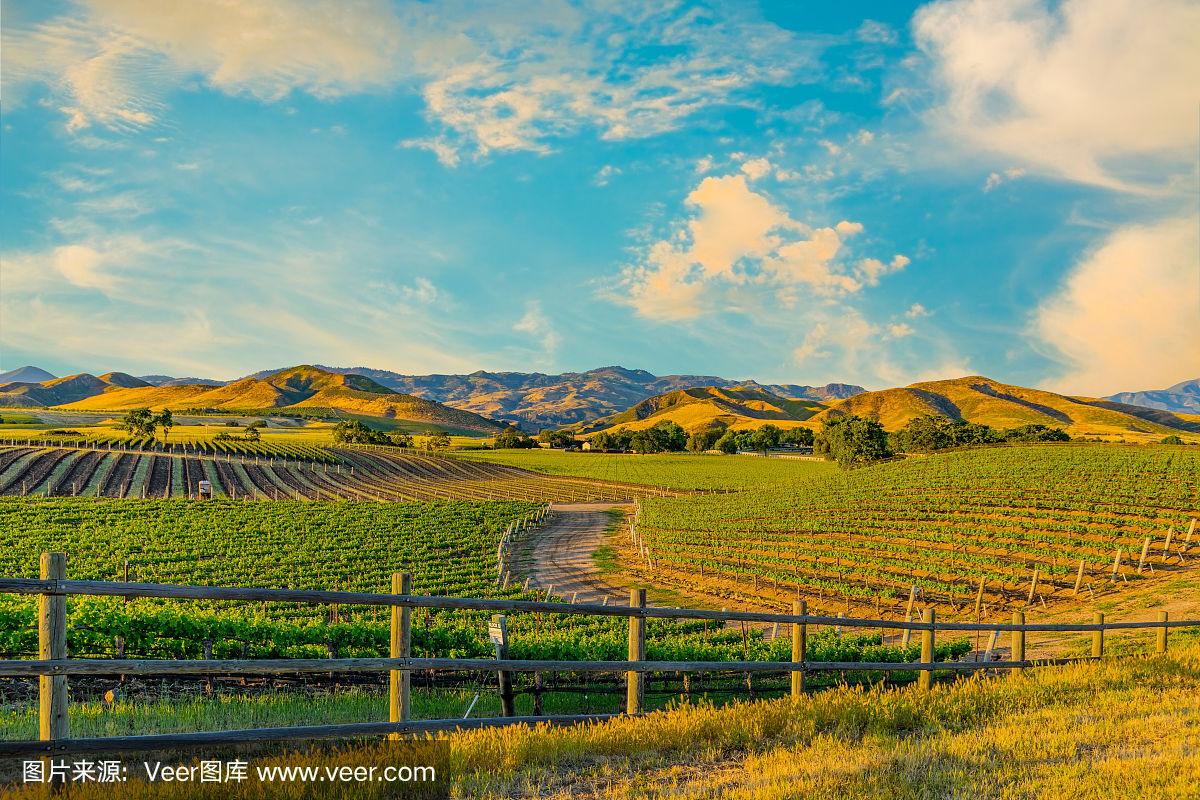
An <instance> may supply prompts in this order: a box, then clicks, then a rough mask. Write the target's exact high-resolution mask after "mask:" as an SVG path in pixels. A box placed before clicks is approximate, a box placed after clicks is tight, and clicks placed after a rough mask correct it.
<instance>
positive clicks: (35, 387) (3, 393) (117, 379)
mask: <svg viewBox="0 0 1200 800" xmlns="http://www.w3.org/2000/svg"><path fill="white" fill-rule="evenodd" d="M149 385H150V384H148V383H146V382H145V381H143V380H140V379H138V378H135V377H133V376H132V375H126V374H125V373H124V372H106V373H104V374H103V375H101V376H99V377H97V376H95V375H90V374H88V373H86V372H83V373H80V374H78V375H67V376H66V377H64V378H51V379H50V380H46V381H41V382H38V383H32V382H15V383H6V384H4V385H3V386H0V406H17V407H23V408H31V407H35V406H57V405H63V404H66V403H74V402H77V401H81V400H85V399H88V398H91V397H96V396H98V395H101V394H105V393H107V392H111V391H120V390H123V389H134V388H144V387H147V386H149Z"/></svg>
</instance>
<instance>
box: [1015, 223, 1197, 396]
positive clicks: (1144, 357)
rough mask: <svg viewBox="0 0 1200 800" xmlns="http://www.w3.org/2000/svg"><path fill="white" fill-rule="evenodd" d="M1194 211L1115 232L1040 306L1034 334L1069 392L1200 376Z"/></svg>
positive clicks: (1105, 390) (1157, 385)
mask: <svg viewBox="0 0 1200 800" xmlns="http://www.w3.org/2000/svg"><path fill="white" fill-rule="evenodd" d="M1196 227H1197V226H1196V220H1195V218H1193V217H1188V218H1181V219H1175V220H1168V221H1165V222H1160V223H1157V224H1153V225H1146V226H1128V227H1124V228H1120V229H1118V230H1116V231H1114V232H1113V233H1112V234H1111V235H1109V236H1108V238H1107V239H1106V240H1105V241H1104V242H1103V243H1102V244H1101V245H1100V247H1099V248H1097V249H1096V250H1095V252H1093V253H1091V254H1090V255H1089V256H1087V257H1086V258H1084V259H1083V260H1082V261H1081V262H1080V263H1079V264H1078V265H1077V266H1076V267H1075V269H1074V270H1073V271H1072V272H1071V274H1070V275H1069V277H1068V278H1067V280H1066V282H1065V283H1064V284H1063V286H1062V287H1061V289H1060V290H1059V291H1058V292H1057V293H1056V294H1055V295H1054V296H1052V297H1050V298H1049V299H1047V300H1046V301H1045V302H1044V303H1042V305H1041V306H1040V307H1039V308H1038V309H1037V311H1036V313H1035V316H1034V319H1033V324H1032V328H1031V331H1030V333H1031V334H1032V336H1033V337H1035V341H1036V342H1038V344H1039V346H1041V347H1046V348H1049V349H1051V351H1052V354H1053V355H1054V356H1055V357H1056V358H1058V359H1059V360H1060V361H1061V362H1062V363H1063V365H1064V369H1063V370H1062V371H1061V372H1059V374H1057V375H1056V376H1054V378H1053V385H1054V388H1056V389H1059V390H1061V391H1064V392H1070V393H1076V394H1087V395H1106V394H1112V393H1114V392H1118V391H1126V390H1135V389H1155V388H1162V387H1166V386H1170V385H1171V384H1174V383H1177V382H1178V381H1180V380H1182V379H1184V378H1191V377H1195V373H1196V367H1197V365H1200V276H1198V275H1197V270H1196V253H1197V251H1198V250H1200V237H1198V235H1197V231H1196Z"/></svg>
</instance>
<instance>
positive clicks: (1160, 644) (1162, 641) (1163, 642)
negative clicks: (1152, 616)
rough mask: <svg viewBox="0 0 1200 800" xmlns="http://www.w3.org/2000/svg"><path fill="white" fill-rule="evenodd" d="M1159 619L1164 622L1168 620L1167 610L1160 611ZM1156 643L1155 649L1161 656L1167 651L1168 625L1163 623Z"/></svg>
mask: <svg viewBox="0 0 1200 800" xmlns="http://www.w3.org/2000/svg"><path fill="white" fill-rule="evenodd" d="M1158 621H1159V622H1164V623H1165V622H1166V621H1167V612H1166V611H1160V612H1158ZM1156 644H1157V647H1156V648H1155V650H1156V652H1157V653H1158V654H1159V655H1160V656H1161V655H1163V654H1164V653H1166V652H1167V626H1166V625H1163V626H1162V627H1161V628H1159V629H1158V640H1157V643H1156Z"/></svg>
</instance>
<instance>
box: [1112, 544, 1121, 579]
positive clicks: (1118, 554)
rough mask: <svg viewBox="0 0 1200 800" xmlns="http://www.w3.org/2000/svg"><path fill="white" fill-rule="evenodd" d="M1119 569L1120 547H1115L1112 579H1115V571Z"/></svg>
mask: <svg viewBox="0 0 1200 800" xmlns="http://www.w3.org/2000/svg"><path fill="white" fill-rule="evenodd" d="M1120 569H1121V548H1119V547H1118V548H1117V555H1116V556H1114V557H1113V571H1112V577H1113V580H1116V579H1117V571H1118V570H1120Z"/></svg>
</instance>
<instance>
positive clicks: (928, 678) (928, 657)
mask: <svg viewBox="0 0 1200 800" xmlns="http://www.w3.org/2000/svg"><path fill="white" fill-rule="evenodd" d="M935 619H936V617H935V615H934V613H933V606H926V607H925V613H924V614H922V615H921V621H922V622H924V623H926V624H927V625H929V627H928V628H926V629H925V630H923V631H921V663H923V664H932V663H933V658H934V656H933V623H934V620H935ZM917 686H918V687H919V688H920V689H921V690H922V691H929V687H931V686H933V668H932V667H928V668H926V669H923V670H921V675H920V678H919V679H918V682H917Z"/></svg>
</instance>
